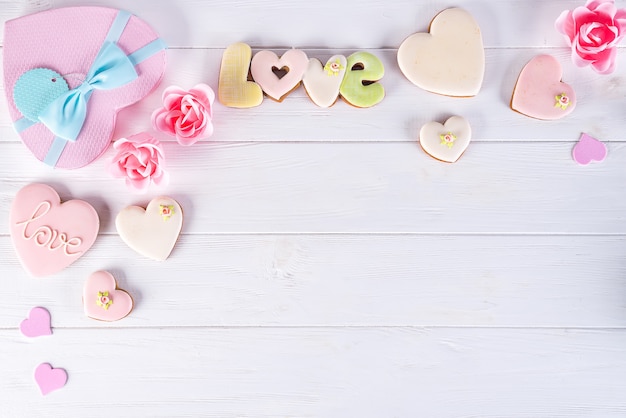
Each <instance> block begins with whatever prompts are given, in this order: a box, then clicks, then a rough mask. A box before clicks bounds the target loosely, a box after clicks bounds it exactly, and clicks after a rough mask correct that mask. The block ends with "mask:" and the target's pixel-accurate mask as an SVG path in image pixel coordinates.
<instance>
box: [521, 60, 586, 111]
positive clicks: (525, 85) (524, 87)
mask: <svg viewBox="0 0 626 418" xmlns="http://www.w3.org/2000/svg"><path fill="white" fill-rule="evenodd" d="M562 76H563V70H562V69H561V64H560V63H559V61H557V59H556V58H554V57H553V56H552V55H537V56H536V57H534V58H533V59H531V60H530V61H529V62H528V64H526V65H525V66H524V68H523V69H522V71H521V73H520V75H519V77H518V79H517V83H516V85H515V89H514V90H513V97H512V98H511V108H512V109H513V110H515V111H517V112H519V113H521V114H523V115H526V116H530V117H531V118H536V119H543V120H554V119H560V118H563V117H565V116H567V115H569V114H570V113H572V112H573V111H574V108H575V107H576V93H574V89H573V88H572V87H571V86H570V85H569V84H567V83H563V82H562V81H561V77H562Z"/></svg>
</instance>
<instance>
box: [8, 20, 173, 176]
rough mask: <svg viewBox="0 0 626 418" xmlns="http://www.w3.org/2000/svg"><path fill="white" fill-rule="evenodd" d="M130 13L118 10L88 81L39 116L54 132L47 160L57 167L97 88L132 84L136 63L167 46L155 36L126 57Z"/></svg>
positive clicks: (21, 125) (24, 122)
mask: <svg viewBox="0 0 626 418" xmlns="http://www.w3.org/2000/svg"><path fill="white" fill-rule="evenodd" d="M131 16H132V15H131V14H130V13H128V12H126V11H124V10H120V11H119V12H118V14H117V16H116V17H115V20H114V21H113V24H112V25H111V27H110V28H109V32H108V33H107V36H106V38H105V40H104V43H103V45H102V48H100V51H99V52H98V55H97V56H96V58H95V60H94V62H93V64H92V65H91V68H90V69H89V72H88V73H87V78H86V80H85V81H84V82H83V83H82V84H81V85H80V86H78V87H77V88H75V89H72V90H70V91H68V92H66V93H65V94H63V95H62V96H61V97H59V98H57V99H56V100H54V101H53V102H52V103H51V104H50V105H48V106H47V107H46V108H45V109H44V110H43V111H42V113H41V114H40V115H39V121H40V122H42V123H43V124H44V125H45V126H46V127H47V128H48V129H49V130H50V131H51V132H52V133H53V134H54V135H55V138H54V141H53V142H52V145H51V146H50V149H49V150H48V153H47V154H46V156H45V158H44V161H43V162H44V163H46V164H48V165H50V166H53V167H54V166H55V165H56V164H57V162H58V161H59V158H60V157H61V154H62V153H63V150H64V149H65V146H66V145H67V143H68V142H75V141H76V139H77V138H78V135H79V134H80V131H81V130H82V128H83V125H84V123H85V119H86V117H87V103H88V102H89V98H90V97H91V94H92V93H93V91H94V90H111V89H115V88H118V87H121V86H123V85H126V84H128V83H130V82H131V81H133V80H135V79H136V78H137V77H138V75H137V70H136V69H135V66H136V65H138V64H139V63H141V62H142V61H144V60H146V59H148V58H150V57H151V56H152V55H154V54H156V53H157V52H159V51H162V50H163V49H165V48H166V47H167V46H166V45H165V43H164V42H163V41H162V40H161V39H156V40H154V41H152V42H150V43H148V44H147V45H145V46H143V47H142V48H140V49H138V50H137V51H135V52H133V53H132V54H130V55H128V56H127V55H126V54H125V53H124V51H122V50H121V49H120V47H119V46H117V41H118V40H119V38H120V36H121V35H122V33H123V32H124V29H125V28H126V25H127V24H128V21H129V20H130V18H131ZM34 124H35V122H32V121H29V120H28V119H26V118H21V119H18V120H17V121H16V122H15V124H14V125H15V128H16V130H17V131H18V132H22V131H23V130H25V129H28V128H30V127H31V126H32V125H34Z"/></svg>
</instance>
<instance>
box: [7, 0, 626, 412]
mask: <svg viewBox="0 0 626 418" xmlns="http://www.w3.org/2000/svg"><path fill="white" fill-rule="evenodd" d="M583 3H584V1H583V0H555V1H545V0H497V1H487V0H484V1H480V0H461V1H458V2H457V3H455V4H449V3H447V2H444V1H442V0H429V1H408V0H394V1H392V2H389V1H383V0H366V1H365V2H356V1H353V0H349V1H342V2H337V1H335V0H319V1H316V2H304V1H293V2H287V3H285V2H276V1H269V0H250V1H248V0H246V1H239V0H236V1H232V0H228V1H227V0H211V1H197V0H168V1H164V0H163V1H161V0H159V1H152V0H151V1H148V0H136V1H134V2H127V1H121V0H81V1H76V0H28V1H20V0H0V22H5V21H7V20H9V19H14V18H17V17H20V16H23V15H26V14H29V13H34V12H38V11H43V10H47V9H49V8H57V7H64V6H76V5H96V6H108V7H120V8H126V9H128V10H130V11H132V12H134V13H136V14H137V15H139V16H140V17H142V18H143V19H145V20H146V21H147V22H148V23H150V24H151V25H152V26H153V27H154V28H155V29H156V31H157V32H158V33H159V34H160V35H161V36H162V37H163V39H164V40H165V41H166V42H167V44H168V45H169V46H170V49H169V50H168V52H167V56H168V68H167V72H166V74H165V78H164V80H163V82H162V84H161V85H160V86H159V87H158V88H157V89H156V90H155V91H154V92H152V93H151V94H150V95H149V96H148V97H147V98H146V99H145V100H143V101H141V102H140V103H138V104H136V105H134V106H132V107H130V108H128V109H125V110H123V111H122V112H121V113H120V114H119V119H118V125H117V128H116V132H115V138H118V137H121V136H127V135H130V134H133V133H136V132H139V131H148V132H151V133H154V132H153V131H152V128H151V126H150V114H151V113H152V111H153V110H154V109H155V108H157V107H158V106H159V105H160V101H161V99H160V96H161V93H162V91H163V90H164V89H165V88H166V87H167V86H169V85H172V84H176V85H180V86H183V87H186V88H189V87H191V86H193V85H194V84H196V83H199V82H204V83H207V84H209V85H210V86H211V87H213V88H214V89H217V85H218V78H217V77H218V72H219V66H220V62H221V56H222V53H223V51H224V49H225V48H226V46H228V45H229V44H231V43H233V42H239V41H244V42H248V43H249V44H250V45H252V47H253V50H254V52H257V51H259V50H262V49H271V50H273V51H275V52H277V53H280V52H281V51H284V50H285V49H287V48H291V47H299V48H304V50H305V51H306V52H307V54H308V55H309V56H311V57H317V58H320V59H322V60H325V59H327V58H328V57H330V56H331V55H333V54H335V53H343V54H350V53H351V52H354V51H356V50H367V51H370V52H372V53H374V54H375V55H377V56H379V57H380V58H381V60H382V62H383V64H384V66H385V69H386V74H385V77H384V78H383V80H382V81H381V82H382V84H383V85H384V86H385V89H386V91H387V95H386V97H385V99H384V100H383V102H382V103H381V104H379V105H378V106H375V107H373V108H371V109H355V108H353V107H351V106H348V105H347V104H345V103H343V102H341V101H339V102H338V103H337V104H336V105H335V106H333V107H332V108H330V109H320V108H317V107H316V106H315V105H314V104H313V103H312V102H311V101H310V99H309V98H308V97H307V95H306V92H305V91H304V90H303V89H302V88H299V89H298V90H296V91H294V92H293V93H292V94H291V95H290V96H288V97H287V98H286V99H285V100H284V101H283V102H282V103H275V102H273V101H271V100H267V99H266V100H265V101H264V103H263V104H262V105H261V106H260V107H258V108H254V109H244V110H237V109H229V108H226V107H224V106H222V105H221V104H219V103H216V105H215V135H214V136H213V137H212V138H211V140H209V141H203V142H201V143H198V144H196V145H194V146H192V147H189V148H185V147H181V146H179V145H177V144H176V143H175V142H174V141H173V140H172V139H171V138H167V137H165V136H163V135H161V134H157V133H155V136H156V137H157V138H159V139H161V140H162V141H164V143H165V152H166V155H167V168H168V170H169V171H170V174H171V182H170V184H169V186H167V187H162V188H156V187H153V188H151V189H150V190H149V192H148V193H147V194H145V195H137V194H132V193H130V192H129V191H127V190H126V188H125V187H124V185H123V182H122V181H121V180H117V179H112V178H111V177H109V175H108V174H107V173H106V165H107V163H108V161H109V160H110V158H111V157H112V155H113V154H112V151H111V150H108V151H107V152H105V154H104V155H103V157H102V158H100V159H99V160H97V161H96V162H94V163H93V164H91V165H90V166H88V167H85V168H83V169H80V170H74V171H65V170H51V169H49V168H48V167H46V166H44V165H43V164H41V163H39V162H38V161H36V160H35V159H34V158H33V157H32V156H31V155H30V154H29V152H28V150H27V149H26V148H25V147H24V146H23V145H22V144H21V143H20V141H19V137H18V136H17V134H16V133H15V131H14V129H13V127H12V123H11V120H10V117H9V115H8V108H7V103H6V102H5V101H4V100H0V274H1V275H2V279H3V283H4V284H3V285H2V286H0V301H2V303H0V370H2V373H1V374H0V417H2V418H4V417H11V418H14V417H17V418H21V417H28V418H31V417H38V416H46V417H85V416H91V417H110V416H132V417H168V418H169V417H198V416H202V417H220V418H222V417H257V416H258V417H277V416H280V417H283V416H284V417H331V418H334V417H376V418H380V417H411V418H412V417H416V416H418V417H466V418H470V417H481V418H482V417H487V418H491V417H498V418H502V417H515V418H522V417H523V418H528V417H533V418H534V417H564V418H572V417H585V418H586V417H602V418H605V417H609V418H610V417H624V416H626V400H625V398H624V396H623V394H624V390H625V389H626V387H625V386H626V379H625V378H624V375H626V290H625V289H626V257H624V254H625V253H626V239H625V238H626V216H624V213H626V197H625V196H626V194H624V184H625V181H626V145H625V144H624V142H626V136H625V134H624V133H625V132H626V119H624V117H623V115H624V109H626V83H625V82H624V81H625V78H624V74H625V73H624V71H625V69H626V48H624V45H621V46H620V49H619V52H618V70H617V71H616V72H615V73H614V74H612V75H608V76H600V75H597V74H595V73H594V72H592V71H591V70H590V69H588V68H575V67H574V66H573V65H572V63H571V61H570V58H569V50H568V48H567V47H566V46H565V42H564V40H563V39H562V37H561V35H560V34H558V33H557V32H556V31H555V30H554V20H555V19H556V17H557V16H558V15H559V13H560V12H561V11H562V10H565V9H572V8H574V7H577V6H580V5H582V4H583ZM616 5H617V6H618V7H622V8H626V1H623V0H617V1H616ZM452 6H460V7H464V8H466V9H467V10H469V11H470V12H471V13H472V14H473V15H474V17H475V18H476V20H477V21H478V22H479V24H480V25H481V28H482V32H483V38H484V42H485V46H486V68H487V69H486V75H485V82H484V84H483V87H482V89H481V92H480V93H479V95H478V96H477V97H475V98H471V99H458V98H456V99H455V98H450V97H443V96H438V95H434V94H431V93H426V92H424V91H422V90H420V89H419V88H417V87H415V86H413V85H412V84H411V83H410V82H408V80H406V79H405V78H404V76H403V75H402V74H401V72H400V70H399V68H398V66H397V62H396V52H397V47H398V46H399V44H400V43H401V42H402V40H403V39H404V38H406V37H407V36H409V35H410V34H412V33H414V32H418V31H425V30H426V29H427V28H428V25H429V22H430V20H431V19H432V18H433V17H434V15H435V14H436V13H437V12H439V11H441V10H443V9H445V8H447V7H452ZM3 40H4V36H3V34H0V57H1V56H2V44H3ZM540 53H549V54H552V55H554V56H555V57H556V58H557V59H558V60H559V61H560V62H561V64H562V66H563V70H564V74H563V80H564V81H566V82H568V83H570V84H572V85H573V86H574V88H575V89H576V92H577V96H578V98H579V103H578V107H577V109H576V110H575V112H574V113H572V114H571V115H570V116H569V117H566V118H564V119H562V120H560V121H553V122H546V121H538V120H534V119H530V118H527V117H525V116H522V115H520V114H517V113H516V112H513V111H512V110H511V109H510V108H509V100H510V96H511V92H512V89H513V87H514V85H515V82H516V79H517V76H518V74H519V71H520V70H521V68H522V67H523V65H524V64H525V63H526V62H527V61H528V60H529V59H530V58H532V57H533V56H535V55H537V54H540ZM0 65H1V64H0ZM0 94H1V95H2V96H4V94H5V90H4V86H1V85H0ZM453 114H459V115H462V116H465V117H467V118H468V119H469V120H470V122H471V124H472V130H473V133H474V136H473V138H474V139H473V142H472V143H471V144H470V147H469V148H468V150H467V151H466V153H465V154H464V155H463V156H462V158H461V159H460V160H459V161H458V162H457V163H455V164H444V163H441V162H438V161H435V160H433V159H432V158H430V157H428V156H427V155H426V154H425V153H424V152H423V151H422V149H421V148H420V147H419V144H418V143H417V132H418V131H419V128H420V127H421V126H422V124H424V123H425V122H428V121H430V120H438V121H443V120H444V119H445V118H447V117H448V116H450V115H453ZM582 132H587V133H589V134H591V135H593V136H595V137H597V138H598V139H600V140H602V141H603V142H605V143H607V146H608V158H607V159H606V161H604V162H602V163H597V164H591V165H589V166H586V167H582V166H579V165H577V164H576V163H575V162H574V161H573V160H572V157H571V152H572V148H573V147H574V145H575V143H576V141H577V140H578V138H579V136H580V135H581V133H582ZM32 182H43V183H47V184H50V185H52V186H54V187H55V188H56V189H57V190H58V191H59V193H60V195H61V197H62V198H63V199H72V198H78V199H84V200H86V201H88V202H89V203H91V204H92V205H93V206H94V207H95V208H96V210H97V211H98V213H99V216H100V220H101V228H100V234H99V237H98V239H97V240H96V243H95V245H94V247H93V248H92V249H91V250H90V251H89V252H88V253H87V254H86V255H85V256H84V257H83V258H81V259H80V260H79V261H78V262H76V263H75V264H74V265H72V266H71V267H70V268H68V269H66V270H64V271H62V272H60V273H58V274H55V275H53V276H51V277H48V278H44V279H35V278H31V277H29V276H28V274H27V273H26V272H25V271H24V270H23V269H22V267H21V265H20V263H19V261H18V259H17V257H16V254H15V251H14V249H13V248H12V244H11V238H10V236H9V224H8V216H9V209H10V206H11V202H12V200H13V197H14V196H15V193H16V192H17V191H18V190H19V189H20V188H22V187H23V186H25V185H27V184H29V183H32ZM158 195H170V196H172V197H174V198H176V199H177V200H178V201H179V202H180V203H181V205H182V207H183V210H184V213H185V222H184V226H183V233H182V235H181V237H180V238H179V241H178V243H177V245H176V247H175V249H174V252H173V253H172V256H171V257H170V258H169V259H168V260H167V261H165V262H161V263H159V262H155V261H152V260H149V259H146V258H144V257H142V256H140V255H138V254H136V253H134V252H133V251H132V250H130V249H129V248H128V247H127V246H126V245H125V244H124V243H123V242H122V241H121V239H120V238H119V236H118V235H117V233H116V230H115V225H114V219H115V216H116V214H117V213H118V212H119V211H120V210H121V209H122V208H124V207H125V206H127V205H131V204H140V205H145V204H146V203H147V202H148V201H149V200H150V199H151V198H153V197H155V196H158ZM100 269H107V270H109V271H111V272H112V273H113V274H115V276H116V277H117V278H118V284H119V285H120V287H122V288H124V289H126V290H128V291H129V292H130V293H131V294H132V295H133V297H134V299H135V302H136V306H135V309H134V310H133V312H132V313H131V315H130V316H128V317H127V318H125V319H123V320H121V321H119V322H115V323H102V322H97V321H93V320H91V319H89V318H87V317H86V316H85V315H84V314H83V312H82V301H81V289H82V286H83V283H84V281H85V279H86V278H87V277H88V276H89V275H90V274H91V273H92V272H94V271H96V270H100ZM34 306H44V307H46V308H48V309H49V310H50V312H51V313H52V325H53V335H52V336H50V337H45V338H40V339H36V340H31V339H27V338H25V337H23V336H22V335H21V334H20V333H19V331H18V326H19V323H20V322H21V321H22V320H23V319H24V318H25V316H26V315H27V313H28V311H29V310H30V309H31V308H32V307H34ZM41 362H50V363H52V364H53V365H54V366H56V367H62V368H65V369H66V370H67V371H68V374H69V381H68V384H67V386H66V387H65V388H63V389H62V390H59V391H57V392H53V393H52V394H50V395H48V396H45V397H44V396H41V395H40V394H39V393H38V389H37V387H36V385H35V383H34V380H33V376H32V374H33V370H34V368H35V367H36V366H37V365H38V364H39V363H41Z"/></svg>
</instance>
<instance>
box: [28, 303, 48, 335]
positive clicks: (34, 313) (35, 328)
mask: <svg viewBox="0 0 626 418" xmlns="http://www.w3.org/2000/svg"><path fill="white" fill-rule="evenodd" d="M20 331H21V332H22V334H23V335H24V336H26V337H29V338H35V337H41V336H44V335H52V328H51V325H50V312H48V311H47V310H46V309H45V308H41V307H36V308H33V309H31V310H30V313H29V314H28V318H26V319H25V320H23V321H22V323H20Z"/></svg>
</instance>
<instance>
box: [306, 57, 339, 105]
mask: <svg viewBox="0 0 626 418" xmlns="http://www.w3.org/2000/svg"><path fill="white" fill-rule="evenodd" d="M347 64H348V60H347V59H346V57H344V56H343V55H333V56H332V57H330V59H329V60H328V61H327V62H326V65H324V66H322V63H321V62H320V60H318V59H317V58H311V59H310V60H309V66H308V68H307V70H306V72H305V73H304V76H302V84H304V89H305V90H306V92H307V94H308V95H309V97H310V98H311V100H312V101H313V103H315V104H316V105H318V106H320V107H330V106H332V105H333V104H334V103H335V102H336V101H337V98H338V97H339V87H341V82H342V81H343V77H344V75H345V74H346V66H347Z"/></svg>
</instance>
